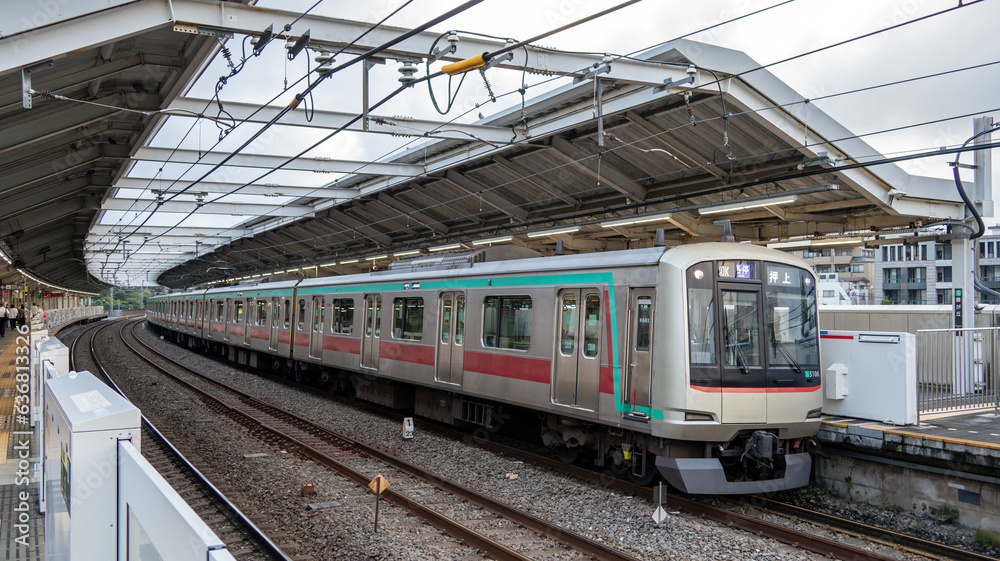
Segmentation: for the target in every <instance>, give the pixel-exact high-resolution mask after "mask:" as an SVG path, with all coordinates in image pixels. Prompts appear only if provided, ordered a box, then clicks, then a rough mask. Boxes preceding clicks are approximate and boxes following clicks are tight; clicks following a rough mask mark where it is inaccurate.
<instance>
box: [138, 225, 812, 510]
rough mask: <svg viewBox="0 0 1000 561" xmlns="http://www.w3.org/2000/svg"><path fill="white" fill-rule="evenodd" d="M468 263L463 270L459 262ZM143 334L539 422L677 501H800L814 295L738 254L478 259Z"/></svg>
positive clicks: (759, 251)
mask: <svg viewBox="0 0 1000 561" xmlns="http://www.w3.org/2000/svg"><path fill="white" fill-rule="evenodd" d="M470 263H471V260H470ZM151 306H152V307H153V311H154V313H153V315H152V318H153V319H152V320H151V321H153V322H154V323H155V324H157V325H160V326H162V327H164V328H166V329H168V330H172V331H175V332H179V333H183V334H184V335H185V336H186V337H188V338H190V340H194V341H202V342H204V343H203V344H206V346H209V347H212V346H215V347H216V348H218V349H220V350H225V351H228V353H227V354H229V355H230V357H231V358H235V359H236V360H238V361H239V362H244V363H251V364H253V363H256V364H258V365H260V364H261V363H265V362H270V363H272V364H274V365H276V366H278V367H279V368H284V367H288V368H289V369H290V370H291V371H292V372H295V373H297V374H298V375H299V377H302V376H304V377H307V378H310V379H312V380H314V381H317V382H320V383H323V384H326V385H328V386H330V387H334V388H339V389H341V390H344V391H348V392H350V393H352V394H354V395H357V396H359V397H361V398H364V399H367V400H369V401H375V402H379V403H383V404H385V405H389V406H392V407H402V408H408V409H413V410H415V411H416V412H417V413H418V414H421V415H424V416H427V417H430V418H434V419H438V420H441V421H445V422H456V423H457V422H462V423H472V424H480V425H482V426H484V427H486V426H490V425H491V424H492V423H493V420H494V409H495V408H497V407H501V406H503V405H504V404H507V405H512V406H517V407H519V408H524V409H528V410H532V411H537V412H540V413H541V414H542V417H543V423H542V426H541V427H540V436H541V438H542V440H543V442H544V443H545V444H547V445H550V446H552V447H553V448H556V449H557V450H558V451H560V455H561V457H564V458H573V457H575V455H576V452H577V451H578V450H580V449H590V450H593V451H594V452H595V453H596V458H597V463H598V464H599V465H610V466H611V467H613V468H616V469H620V470H623V471H625V472H628V473H630V474H631V475H632V476H633V478H635V479H636V480H638V481H645V480H647V479H649V478H650V477H652V476H653V475H655V474H656V473H660V474H662V475H663V476H664V477H665V478H666V479H667V480H668V481H669V482H670V483H672V484H674V485H676V486H678V487H680V488H681V489H683V490H686V491H689V492H699V493H733V492H741V493H742V492H751V491H753V490H773V489H780V488H790V487H794V486H800V485H802V484H804V483H805V481H803V477H805V478H808V472H809V466H810V462H809V457H808V455H807V454H805V453H804V450H803V448H804V446H803V441H804V439H807V438H809V437H811V436H812V435H814V434H815V433H816V431H817V430H818V424H819V408H820V406H821V397H820V396H821V393H820V392H819V388H820V378H819V375H818V372H817V371H818V367H819V356H818V343H817V339H816V337H817V336H818V326H817V325H816V313H817V310H816V297H815V281H814V278H813V276H812V274H811V273H810V272H809V271H808V269H807V268H806V267H805V265H804V264H803V263H802V262H801V261H798V260H796V259H795V258H793V257H790V256H787V255H785V254H782V253H778V252H774V251H771V250H768V249H764V248H758V247H754V246H746V245H739V244H697V245H690V246H680V247H676V248H672V249H669V250H664V249H662V248H652V249H646V250H632V251H626V252H612V253H606V254H594V255H586V256H585V255H578V256H563V257H553V258H538V259H525V260H518V261H506V262H499V263H498V262H487V263H476V264H475V265H471V264H470V265H468V266H465V267H454V265H452V267H451V268H447V269H440V268H439V269H434V268H420V267H413V268H410V269H402V270H390V271H384V272H377V273H371V274H366V275H354V276H345V277H328V278H317V279H307V280H303V281H299V282H290V283H277V284H274V285H258V286H254V287H230V288H224V289H213V290H208V291H201V292H193V293H185V294H180V295H167V296H163V297H158V298H156V299H153V301H152V303H151Z"/></svg>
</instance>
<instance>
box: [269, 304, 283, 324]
mask: <svg viewBox="0 0 1000 561" xmlns="http://www.w3.org/2000/svg"><path fill="white" fill-rule="evenodd" d="M278 302H280V300H278V299H277V298H271V327H272V328H276V327H278V324H279V323H281V321H280V318H281V316H280V315H279V314H280V312H281V308H280V307H279V306H280V304H278Z"/></svg>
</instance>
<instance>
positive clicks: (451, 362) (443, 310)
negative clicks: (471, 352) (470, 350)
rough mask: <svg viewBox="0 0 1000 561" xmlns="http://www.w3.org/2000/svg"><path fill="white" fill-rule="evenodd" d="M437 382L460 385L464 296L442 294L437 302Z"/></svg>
mask: <svg viewBox="0 0 1000 561" xmlns="http://www.w3.org/2000/svg"><path fill="white" fill-rule="evenodd" d="M438 302H439V304H438V308H439V310H438V315H439V318H438V319H439V321H438V326H439V327H438V356H437V372H436V373H435V374H434V379H435V380H437V381H438V382H445V383H448V384H457V385H462V369H463V368H464V362H465V361H464V358H465V294H463V293H461V292H442V293H441V296H440V298H439V300H438Z"/></svg>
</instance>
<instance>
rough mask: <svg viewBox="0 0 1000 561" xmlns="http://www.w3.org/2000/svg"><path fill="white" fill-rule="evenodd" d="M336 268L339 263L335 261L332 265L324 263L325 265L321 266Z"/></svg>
mask: <svg viewBox="0 0 1000 561" xmlns="http://www.w3.org/2000/svg"><path fill="white" fill-rule="evenodd" d="M336 266H337V262H336V261H333V262H332V263H324V264H322V265H320V267H336Z"/></svg>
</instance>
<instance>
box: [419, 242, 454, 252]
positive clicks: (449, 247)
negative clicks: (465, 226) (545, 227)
mask: <svg viewBox="0 0 1000 561" xmlns="http://www.w3.org/2000/svg"><path fill="white" fill-rule="evenodd" d="M460 247H462V244H460V243H450V244H448V245H439V246H437V247H429V248H427V251H448V250H449V249H458V248H460Z"/></svg>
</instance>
